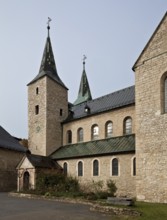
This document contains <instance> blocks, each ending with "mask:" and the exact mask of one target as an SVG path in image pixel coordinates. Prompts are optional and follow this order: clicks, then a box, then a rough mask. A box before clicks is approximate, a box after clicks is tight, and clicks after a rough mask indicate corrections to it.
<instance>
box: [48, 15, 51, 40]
mask: <svg viewBox="0 0 167 220" xmlns="http://www.w3.org/2000/svg"><path fill="white" fill-rule="evenodd" d="M51 21H52V19H51V18H50V17H48V22H47V25H48V26H47V29H48V37H49V30H50V22H51Z"/></svg>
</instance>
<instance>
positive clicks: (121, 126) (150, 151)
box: [0, 13, 167, 203]
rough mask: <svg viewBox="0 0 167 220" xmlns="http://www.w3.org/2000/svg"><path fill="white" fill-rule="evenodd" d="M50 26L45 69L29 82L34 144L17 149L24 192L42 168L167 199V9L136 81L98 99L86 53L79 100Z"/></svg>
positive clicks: (32, 185)
mask: <svg viewBox="0 0 167 220" xmlns="http://www.w3.org/2000/svg"><path fill="white" fill-rule="evenodd" d="M47 28H48V34H47V39H46V44H45V48H44V52H43V56H42V61H41V65H40V69H39V73H38V74H37V75H36V77H35V78H34V79H32V81H31V82H29V83H28V85H27V86H28V129H29V138H28V142H29V149H28V150H27V151H26V150H25V149H20V148H19V147H18V146H17V147H16V149H17V150H18V149H19V150H20V151H21V153H20V156H19V158H18V160H19V161H20V162H19V161H18V162H17V173H18V175H17V189H18V191H20V190H22V189H24V188H29V189H31V188H32V189H34V188H35V185H36V179H37V177H38V174H39V173H40V172H44V173H53V174H56V173H57V172H64V174H65V175H71V176H74V177H76V178H78V180H79V182H80V183H81V184H84V183H87V182H90V181H99V180H103V182H104V183H106V181H107V180H108V179H112V180H113V181H114V182H115V183H116V186H117V188H118V190H117V195H118V196H130V197H136V198H137V200H141V201H150V202H162V203H167V172H166V170H167V13H166V14H165V15H164V17H163V18H162V20H161V22H160V24H159V25H158V27H157V28H156V30H155V31H154V33H153V35H152V36H151V38H150V39H149V41H148V43H147V44H146V46H145V48H144V49H143V51H142V52H141V54H140V55H139V57H138V59H137V61H136V62H135V64H134V66H133V68H132V69H133V71H134V74H135V85H134V86H131V87H128V88H124V89H121V90H119V91H116V92H113V93H110V94H107V95H105V96H102V97H99V98H97V99H93V98H92V96H91V89H90V88H91V85H89V83H88V78H87V74H86V67H85V58H84V59H83V72H82V76H81V82H80V87H79V92H78V96H76V97H77V98H76V100H75V102H74V103H70V102H69V100H68V88H67V86H66V85H65V83H64V82H62V80H61V77H60V76H59V75H58V71H57V68H56V62H55V58H54V53H53V50H52V44H51V37H50V26H49V24H48V27H47ZM104 74H105V73H104ZM0 150H1V141H0ZM30 152H31V153H30ZM21 158H22V159H21Z"/></svg>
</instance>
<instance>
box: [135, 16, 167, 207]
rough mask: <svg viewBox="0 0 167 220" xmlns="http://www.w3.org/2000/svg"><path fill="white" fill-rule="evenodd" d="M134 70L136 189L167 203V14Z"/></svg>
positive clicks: (145, 196) (147, 197) (139, 194)
mask: <svg viewBox="0 0 167 220" xmlns="http://www.w3.org/2000/svg"><path fill="white" fill-rule="evenodd" d="M133 70H134V71H135V89H136V107H135V108H136V162H137V176H136V177H137V179H136V180H137V182H136V193H137V198H138V199H139V200H144V201H152V202H166V203H167V108H166V106H167V14H165V16H164V17H163V19H162V21H161V22H160V24H159V25H158V27H157V28H156V30H155V32H154V33H153V35H152V37H151V38H150V40H149V41H148V43H147V45H146V46H145V48H144V50H143V51H142V53H141V55H140V56H139V58H138V60H137V61H136V63H135V65H134V67H133Z"/></svg>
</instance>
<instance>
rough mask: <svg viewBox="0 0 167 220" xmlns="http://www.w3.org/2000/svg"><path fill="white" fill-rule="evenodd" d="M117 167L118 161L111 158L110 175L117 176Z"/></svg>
mask: <svg viewBox="0 0 167 220" xmlns="http://www.w3.org/2000/svg"><path fill="white" fill-rule="evenodd" d="M118 169H119V161H118V159H117V158H114V159H113V160H112V176H118V175H119V172H118Z"/></svg>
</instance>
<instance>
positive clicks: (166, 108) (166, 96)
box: [164, 77, 167, 113]
mask: <svg viewBox="0 0 167 220" xmlns="http://www.w3.org/2000/svg"><path fill="white" fill-rule="evenodd" d="M164 112H165V113H167V77H166V78H165V80H164Z"/></svg>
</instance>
